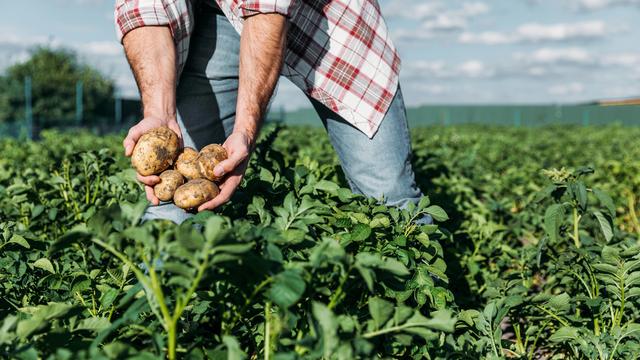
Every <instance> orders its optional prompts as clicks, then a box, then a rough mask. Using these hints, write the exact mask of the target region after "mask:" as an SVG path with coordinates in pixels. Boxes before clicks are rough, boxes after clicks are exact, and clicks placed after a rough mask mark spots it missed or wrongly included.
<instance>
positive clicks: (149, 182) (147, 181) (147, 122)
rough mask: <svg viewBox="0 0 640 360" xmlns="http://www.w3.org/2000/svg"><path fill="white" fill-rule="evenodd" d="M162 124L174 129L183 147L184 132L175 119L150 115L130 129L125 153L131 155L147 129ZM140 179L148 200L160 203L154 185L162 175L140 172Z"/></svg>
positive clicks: (125, 139) (125, 143)
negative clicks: (145, 174)
mask: <svg viewBox="0 0 640 360" xmlns="http://www.w3.org/2000/svg"><path fill="white" fill-rule="evenodd" d="M161 126H166V127H168V128H169V129H171V130H173V131H174V132H175V133H176V134H177V135H178V139H179V141H180V147H182V132H181V131H180V126H178V122H177V121H176V120H175V119H172V120H165V119H161V118H158V117H153V116H148V117H145V118H144V119H142V120H141V121H140V122H139V123H138V124H136V125H135V126H133V127H132V128H131V129H129V133H127V137H125V138H124V141H123V142H122V146H124V155H125V156H127V157H130V156H131V154H133V148H134V147H135V146H136V143H137V142H138V139H140V137H141V136H142V135H143V134H144V133H145V132H147V131H149V130H151V129H155V128H158V127H161ZM137 178H138V181H140V182H141V183H143V184H144V191H145V193H146V194H147V200H149V202H150V203H152V204H153V205H158V204H160V200H159V199H158V198H157V197H156V195H155V194H154V193H153V186H154V185H156V184H157V183H159V182H160V177H158V176H156V175H151V176H142V175H140V174H138V176H137Z"/></svg>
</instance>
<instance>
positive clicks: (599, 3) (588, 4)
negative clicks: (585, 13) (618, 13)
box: [571, 0, 640, 10]
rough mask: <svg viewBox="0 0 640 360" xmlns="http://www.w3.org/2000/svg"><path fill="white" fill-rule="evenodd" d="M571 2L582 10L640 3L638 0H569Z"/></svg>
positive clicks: (637, 4)
mask: <svg viewBox="0 0 640 360" xmlns="http://www.w3.org/2000/svg"><path fill="white" fill-rule="evenodd" d="M571 3H572V4H573V5H574V6H575V7H577V8H579V9H583V10H598V9H604V8H609V7H613V6H623V5H635V6H639V5H640V0H571Z"/></svg>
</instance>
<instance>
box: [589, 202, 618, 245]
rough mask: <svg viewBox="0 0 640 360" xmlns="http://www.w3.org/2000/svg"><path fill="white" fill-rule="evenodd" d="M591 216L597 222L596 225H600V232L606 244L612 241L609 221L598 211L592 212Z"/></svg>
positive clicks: (611, 228) (611, 229)
mask: <svg viewBox="0 0 640 360" xmlns="http://www.w3.org/2000/svg"><path fill="white" fill-rule="evenodd" d="M593 216H595V218H596V220H598V224H600V230H602V235H604V238H605V239H606V240H607V242H609V241H611V239H613V227H612V226H611V221H610V220H609V219H608V218H607V216H605V215H604V214H603V213H601V212H600V211H598V210H595V211H593Z"/></svg>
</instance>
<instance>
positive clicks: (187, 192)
mask: <svg viewBox="0 0 640 360" xmlns="http://www.w3.org/2000/svg"><path fill="white" fill-rule="evenodd" d="M219 193H220V189H219V188H218V185H216V184H214V183H213V182H211V181H209V180H207V179H195V180H191V181H189V182H187V183H186V184H184V185H182V186H180V187H179V188H178V190H176V193H175V194H174V195H173V202H174V203H175V204H176V205H177V206H178V207H180V208H182V209H193V208H197V207H198V206H200V205H202V204H204V203H206V202H207V201H209V200H211V199H213V198H215V197H216V196H218V194H219Z"/></svg>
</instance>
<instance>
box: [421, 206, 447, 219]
mask: <svg viewBox="0 0 640 360" xmlns="http://www.w3.org/2000/svg"><path fill="white" fill-rule="evenodd" d="M424 211H425V212H426V213H427V214H429V215H431V216H432V217H433V219H434V220H436V221H440V222H442V221H447V220H449V215H447V213H446V212H445V211H444V209H442V208H441V207H440V206H437V205H431V206H429V207H428V208H426V209H425V210H424Z"/></svg>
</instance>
